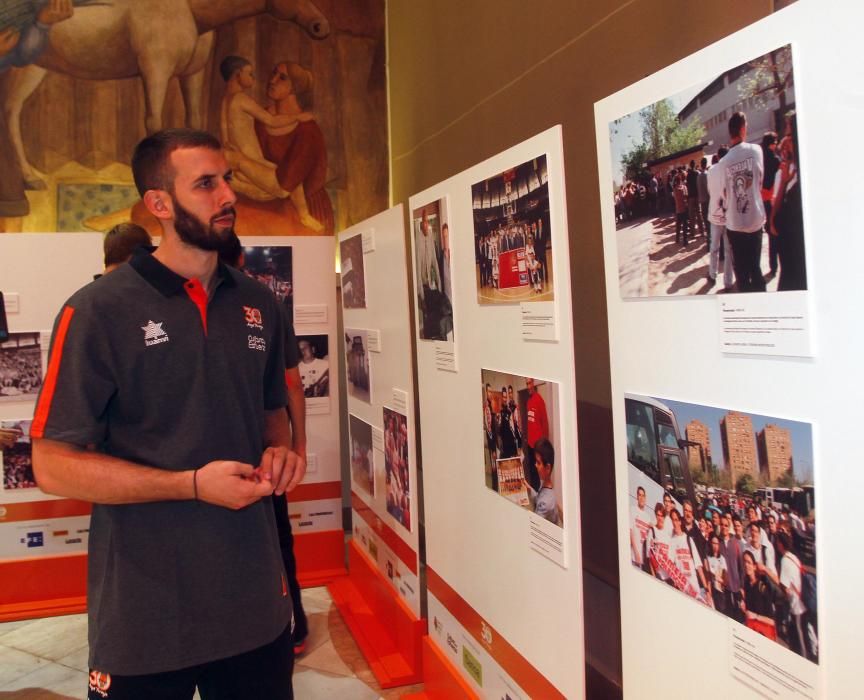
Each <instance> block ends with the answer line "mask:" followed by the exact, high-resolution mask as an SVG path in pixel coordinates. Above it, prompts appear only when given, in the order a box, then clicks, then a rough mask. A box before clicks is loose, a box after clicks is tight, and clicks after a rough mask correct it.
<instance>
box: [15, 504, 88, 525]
mask: <svg viewBox="0 0 864 700" xmlns="http://www.w3.org/2000/svg"><path fill="white" fill-rule="evenodd" d="M91 512H93V505H92V504H91V503H85V502H84V501H73V500H71V499H63V500H59V501H29V502H27V503H5V504H3V507H2V508H0V523H14V522H21V521H23V520H48V519H49V518H71V517H74V516H76V515H90V513H91Z"/></svg>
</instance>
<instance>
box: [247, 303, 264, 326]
mask: <svg viewBox="0 0 864 700" xmlns="http://www.w3.org/2000/svg"><path fill="white" fill-rule="evenodd" d="M243 314H244V316H245V318H246V325H247V326H248V327H249V328H254V329H256V330H259V331H263V330H264V319H263V318H262V316H261V311H260V310H259V309H256V308H254V307H252V306H244V307H243Z"/></svg>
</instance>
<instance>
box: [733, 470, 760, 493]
mask: <svg viewBox="0 0 864 700" xmlns="http://www.w3.org/2000/svg"><path fill="white" fill-rule="evenodd" d="M735 491H737V492H738V493H743V494H746V495H747V496H752V495H753V494H754V493H756V480H755V479H754V478H753V476H752V475H751V474H744V475H743V476H742V477H741V478H740V479H738V482H737V483H736V484H735Z"/></svg>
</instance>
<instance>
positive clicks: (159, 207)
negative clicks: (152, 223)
mask: <svg viewBox="0 0 864 700" xmlns="http://www.w3.org/2000/svg"><path fill="white" fill-rule="evenodd" d="M143 201H144V206H145V207H147V211H149V212H150V213H151V214H153V216H155V217H156V218H157V219H170V218H171V217H172V216H173V215H174V210H173V207H172V204H173V202H172V201H171V196H170V195H169V194H168V193H167V192H166V191H165V190H147V191H146V192H145V193H144V200H143Z"/></svg>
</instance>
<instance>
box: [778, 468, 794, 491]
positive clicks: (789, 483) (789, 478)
mask: <svg viewBox="0 0 864 700" xmlns="http://www.w3.org/2000/svg"><path fill="white" fill-rule="evenodd" d="M797 485H798V484H797V482H796V481H795V475H794V474H793V473H792V469H791V468H789V469H787V470H786V471H785V472H783V473H782V474H781V475H780V476H778V477H777V486H781V487H782V488H784V489H791V488H794V487H795V486H797Z"/></svg>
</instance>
